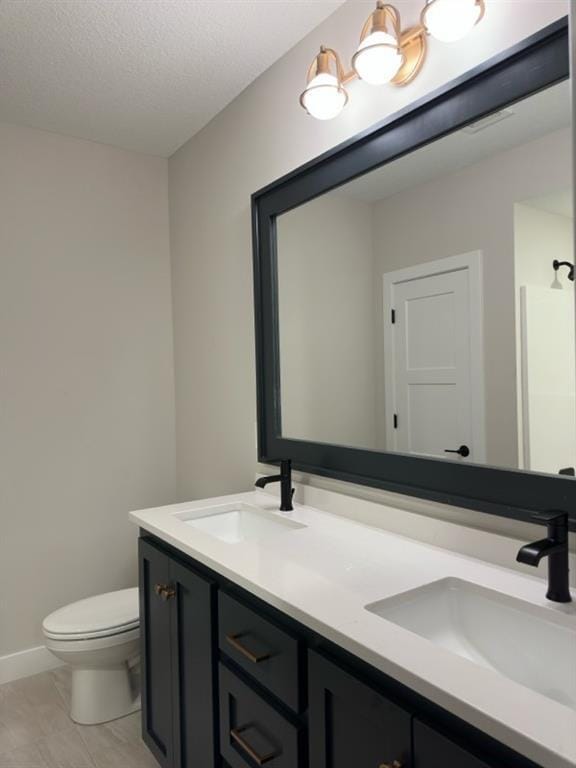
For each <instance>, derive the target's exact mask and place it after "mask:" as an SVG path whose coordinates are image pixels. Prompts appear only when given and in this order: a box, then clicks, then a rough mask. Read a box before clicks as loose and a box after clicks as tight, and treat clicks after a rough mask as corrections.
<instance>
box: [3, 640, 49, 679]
mask: <svg viewBox="0 0 576 768" xmlns="http://www.w3.org/2000/svg"><path fill="white" fill-rule="evenodd" d="M61 666H62V662H61V661H60V660H59V659H57V658H56V656H54V655H53V654H52V653H50V651H49V650H48V648H46V646H44V645H39V646H38V647H37V648H28V649H26V650H25V651H19V652H18V653H11V654H9V655H8V656H0V685H2V683H10V682H12V680H18V679H19V678H21V677H29V676H30V675H38V674H39V673H40V672H47V671H48V670H49V669H56V667H61Z"/></svg>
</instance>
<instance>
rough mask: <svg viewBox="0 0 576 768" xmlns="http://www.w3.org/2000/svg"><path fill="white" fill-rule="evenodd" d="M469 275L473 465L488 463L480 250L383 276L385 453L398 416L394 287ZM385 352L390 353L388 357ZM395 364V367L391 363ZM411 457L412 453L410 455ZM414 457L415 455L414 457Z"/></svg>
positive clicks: (392, 444)
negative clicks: (449, 274) (455, 275)
mask: <svg viewBox="0 0 576 768" xmlns="http://www.w3.org/2000/svg"><path fill="white" fill-rule="evenodd" d="M464 270H466V271H467V272H468V286H469V293H468V298H469V302H468V306H469V310H470V313H469V314H470V389H471V395H472V413H471V424H472V439H471V446H472V455H473V457H474V462H471V463H474V464H478V463H483V462H485V461H486V420H485V411H486V404H485V403H486V401H485V382H484V318H483V307H484V280H483V254H482V251H481V250H478V251H470V252H468V253H462V254H459V255H457V256H447V257H446V258H443V259H436V260H434V261H428V262H424V263H423V264H416V265H415V266H412V267H404V268H403V269H397V270H394V271H392V272H385V273H384V274H383V275H382V285H383V294H382V295H383V318H382V319H383V323H384V349H383V360H384V390H385V391H384V408H385V434H386V450H396V445H395V442H396V441H395V438H396V430H395V429H394V413H396V377H395V375H394V374H395V366H396V335H395V333H394V328H393V325H394V324H393V323H392V322H391V317H392V310H393V309H394V308H395V307H394V303H395V302H394V288H395V286H397V285H399V284H401V283H408V282H411V281H412V280H421V279H422V278H425V277H435V276H437V275H443V274H447V273H449V272H461V271H464ZM386 350H391V354H389V355H388V356H387V355H386ZM390 363H392V364H390ZM410 455H412V454H410ZM414 455H415V454H414ZM458 461H460V459H459V460H458Z"/></svg>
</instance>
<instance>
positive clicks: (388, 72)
mask: <svg viewBox="0 0 576 768" xmlns="http://www.w3.org/2000/svg"><path fill="white" fill-rule="evenodd" d="M403 63H404V55H403V54H402V53H400V51H399V50H398V42H397V40H396V39H395V38H394V37H392V35H389V34H388V33H387V32H381V31H380V32H372V33H371V34H369V35H367V36H366V37H365V38H364V40H362V42H361V43H360V45H359V46H358V50H357V51H356V53H355V54H354V59H353V66H354V69H355V70H356V74H357V75H358V77H359V78H360V79H361V80H364V81H365V82H367V83H370V84H371V85H382V84H383V83H389V82H390V80H392V79H393V78H394V76H395V75H397V74H398V70H399V69H400V67H401V66H402V64H403Z"/></svg>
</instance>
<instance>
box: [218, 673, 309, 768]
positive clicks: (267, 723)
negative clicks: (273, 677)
mask: <svg viewBox="0 0 576 768" xmlns="http://www.w3.org/2000/svg"><path fill="white" fill-rule="evenodd" d="M219 673H220V754H221V755H222V757H223V758H224V760H225V761H226V762H227V763H228V764H229V765H230V766H231V767H232V768H253V766H254V765H258V766H260V765H266V766H267V768H298V766H299V764H300V762H299V752H300V745H299V739H300V737H299V732H298V729H297V728H296V727H295V726H293V725H292V724H291V723H289V722H288V721H287V720H286V719H285V718H284V717H282V715H280V714H279V713H278V712H277V711H276V710H275V709H274V708H273V707H271V706H270V704H268V703H267V702H265V701H264V700H263V699H261V698H260V696H258V694H257V693H255V692H254V691H253V690H252V689H251V688H249V687H248V686H247V685H246V684H245V683H243V682H242V681H241V680H240V679H239V678H238V677H236V675H235V674H234V673H233V672H231V671H230V670H229V669H228V668H227V667H225V666H224V665H223V664H220V666H219Z"/></svg>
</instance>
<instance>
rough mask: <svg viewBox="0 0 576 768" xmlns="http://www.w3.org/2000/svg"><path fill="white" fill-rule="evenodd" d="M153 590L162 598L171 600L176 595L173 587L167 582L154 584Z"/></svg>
mask: <svg viewBox="0 0 576 768" xmlns="http://www.w3.org/2000/svg"><path fill="white" fill-rule="evenodd" d="M154 592H155V593H156V594H157V595H158V597H159V598H161V599H162V600H171V599H172V598H173V597H174V596H175V595H176V590H175V589H174V587H171V586H169V585H168V584H155V585H154Z"/></svg>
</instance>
